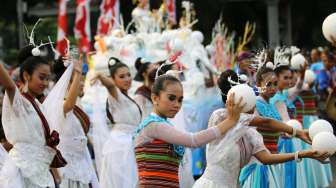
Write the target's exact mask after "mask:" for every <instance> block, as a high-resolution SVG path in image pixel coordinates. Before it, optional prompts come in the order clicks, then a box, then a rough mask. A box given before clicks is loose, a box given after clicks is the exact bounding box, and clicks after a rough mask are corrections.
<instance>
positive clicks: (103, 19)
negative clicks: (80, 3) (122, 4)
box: [97, 0, 119, 36]
mask: <svg viewBox="0 0 336 188" xmlns="http://www.w3.org/2000/svg"><path fill="white" fill-rule="evenodd" d="M118 19H119V0H103V1H102V2H101V4H100V16H99V19H98V29H97V33H98V35H101V36H104V35H107V34H108V32H109V31H110V29H111V28H113V27H114V26H115V23H114V22H115V20H118Z"/></svg>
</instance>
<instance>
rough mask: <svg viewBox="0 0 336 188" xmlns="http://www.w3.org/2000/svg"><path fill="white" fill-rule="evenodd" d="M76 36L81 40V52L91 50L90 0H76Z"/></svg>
mask: <svg viewBox="0 0 336 188" xmlns="http://www.w3.org/2000/svg"><path fill="white" fill-rule="evenodd" d="M76 2H77V7H76V21H75V29H74V32H75V38H76V39H77V40H79V49H80V52H84V53H85V52H89V51H90V50H91V44H90V41H91V30H90V0H76Z"/></svg>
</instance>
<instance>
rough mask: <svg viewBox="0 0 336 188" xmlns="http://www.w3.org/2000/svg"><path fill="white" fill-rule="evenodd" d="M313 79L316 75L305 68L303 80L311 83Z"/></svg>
mask: <svg viewBox="0 0 336 188" xmlns="http://www.w3.org/2000/svg"><path fill="white" fill-rule="evenodd" d="M315 79H316V75H315V73H314V71H312V70H309V69H308V70H306V72H305V77H304V81H305V82H306V83H308V84H311V83H313V82H314V81H315Z"/></svg>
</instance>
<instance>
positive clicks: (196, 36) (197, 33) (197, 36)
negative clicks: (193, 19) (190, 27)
mask: <svg viewBox="0 0 336 188" xmlns="http://www.w3.org/2000/svg"><path fill="white" fill-rule="evenodd" d="M191 38H193V39H194V40H196V41H197V42H199V43H202V42H203V40H204V35H203V33H202V32H200V31H193V32H192V33H191Z"/></svg>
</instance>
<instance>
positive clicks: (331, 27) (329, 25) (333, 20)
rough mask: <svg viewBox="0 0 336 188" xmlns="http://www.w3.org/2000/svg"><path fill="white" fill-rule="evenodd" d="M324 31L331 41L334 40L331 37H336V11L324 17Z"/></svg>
mask: <svg viewBox="0 0 336 188" xmlns="http://www.w3.org/2000/svg"><path fill="white" fill-rule="evenodd" d="M322 33H323V36H324V37H325V38H326V39H327V40H328V41H329V42H332V40H331V37H333V38H336V13H332V14H330V15H329V16H328V17H326V19H324V21H323V24H322Z"/></svg>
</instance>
